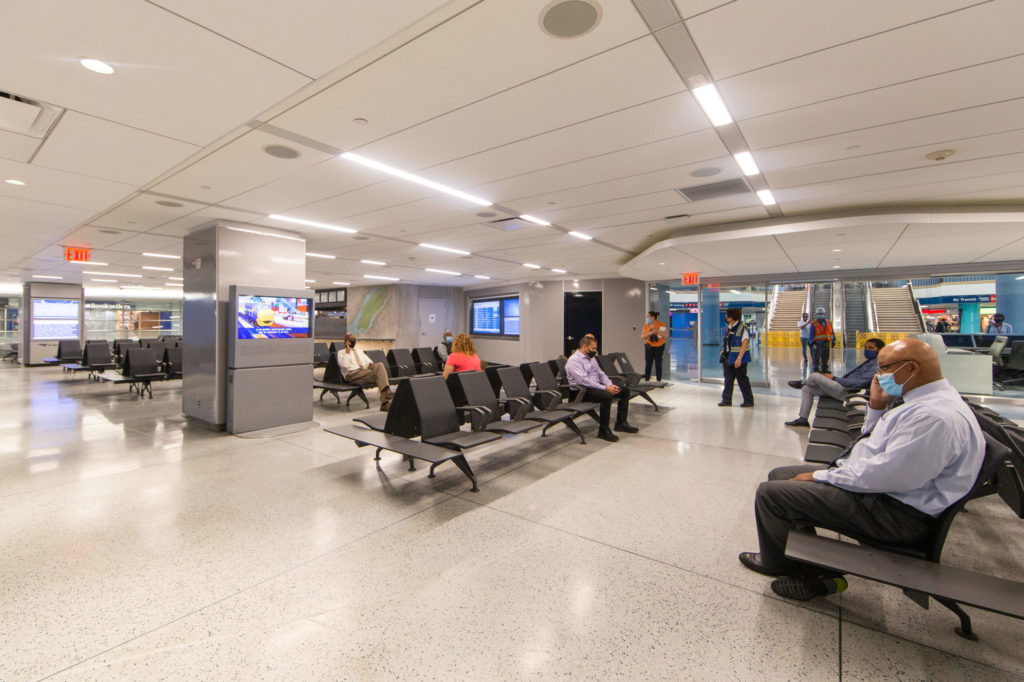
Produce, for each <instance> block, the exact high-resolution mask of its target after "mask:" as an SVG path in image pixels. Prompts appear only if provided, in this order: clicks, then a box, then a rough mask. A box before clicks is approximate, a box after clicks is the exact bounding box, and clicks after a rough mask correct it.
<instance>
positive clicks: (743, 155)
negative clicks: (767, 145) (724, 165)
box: [732, 152, 761, 175]
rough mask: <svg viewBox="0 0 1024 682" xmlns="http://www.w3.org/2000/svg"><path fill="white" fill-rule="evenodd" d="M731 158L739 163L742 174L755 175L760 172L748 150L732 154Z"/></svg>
mask: <svg viewBox="0 0 1024 682" xmlns="http://www.w3.org/2000/svg"><path fill="white" fill-rule="evenodd" d="M732 158H734V159H736V163H738V164H739V166H740V170H741V171H743V174H744V175H757V174H758V173H760V172H761V169H760V168H758V167H757V162H755V161H754V155H753V154H751V153H750V152H740V153H739V154H733V155H732Z"/></svg>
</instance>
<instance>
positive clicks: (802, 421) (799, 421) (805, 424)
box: [786, 417, 811, 429]
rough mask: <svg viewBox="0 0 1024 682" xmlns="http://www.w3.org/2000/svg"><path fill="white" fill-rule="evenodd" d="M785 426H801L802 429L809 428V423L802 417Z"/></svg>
mask: <svg viewBox="0 0 1024 682" xmlns="http://www.w3.org/2000/svg"><path fill="white" fill-rule="evenodd" d="M786 426H803V427H804V428H807V429H809V428H811V423H810V422H809V421H807V420H806V419H804V418H803V417H797V418H796V419H794V420H793V421H791V422H786Z"/></svg>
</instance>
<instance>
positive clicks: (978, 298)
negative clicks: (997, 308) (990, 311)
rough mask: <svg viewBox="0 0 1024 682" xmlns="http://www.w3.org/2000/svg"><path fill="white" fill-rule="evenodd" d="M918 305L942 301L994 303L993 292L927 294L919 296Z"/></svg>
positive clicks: (935, 303) (934, 303)
mask: <svg viewBox="0 0 1024 682" xmlns="http://www.w3.org/2000/svg"><path fill="white" fill-rule="evenodd" d="M917 302H918V303H919V304H920V305H939V304H942V303H995V302H996V295H995V294H977V295H973V296H970V295H969V296H929V297H925V298H919V299H918V300H917Z"/></svg>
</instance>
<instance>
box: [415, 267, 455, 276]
mask: <svg viewBox="0 0 1024 682" xmlns="http://www.w3.org/2000/svg"><path fill="white" fill-rule="evenodd" d="M423 269H424V270H426V271H427V272H436V273H437V274H439V275H453V276H455V277H462V273H461V272H452V271H451V270H437V269H436V268H423Z"/></svg>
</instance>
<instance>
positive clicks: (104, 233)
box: [61, 225, 138, 260]
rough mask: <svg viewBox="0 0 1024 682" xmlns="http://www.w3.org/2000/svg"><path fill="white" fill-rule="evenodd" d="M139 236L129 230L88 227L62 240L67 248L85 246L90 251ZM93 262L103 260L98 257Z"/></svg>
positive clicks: (81, 228) (79, 229)
mask: <svg viewBox="0 0 1024 682" xmlns="http://www.w3.org/2000/svg"><path fill="white" fill-rule="evenodd" d="M137 234H138V233H137V232H132V231H128V230H114V229H112V228H109V227H97V226H95V225H86V226H84V227H80V228H78V229H77V230H75V231H74V232H72V233H70V234H68V235H67V236H66V237H64V238H63V239H62V240H61V242H62V243H63V244H64V245H65V246H84V247H88V248H90V249H106V248H109V247H111V246H113V245H114V244H117V243H118V242H122V241H124V240H125V239H128V238H129V237H132V236H135V235H137ZM93 260H102V259H101V258H99V257H98V256H97V257H95V258H93Z"/></svg>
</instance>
